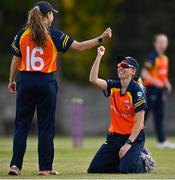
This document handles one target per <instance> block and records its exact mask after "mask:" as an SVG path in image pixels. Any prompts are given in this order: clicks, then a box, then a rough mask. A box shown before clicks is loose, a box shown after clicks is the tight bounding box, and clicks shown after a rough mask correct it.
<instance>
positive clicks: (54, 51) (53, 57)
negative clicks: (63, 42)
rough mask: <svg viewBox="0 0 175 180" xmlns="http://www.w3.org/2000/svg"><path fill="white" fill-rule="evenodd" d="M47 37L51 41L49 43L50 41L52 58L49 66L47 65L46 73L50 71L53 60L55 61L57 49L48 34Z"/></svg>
mask: <svg viewBox="0 0 175 180" xmlns="http://www.w3.org/2000/svg"><path fill="white" fill-rule="evenodd" d="M49 39H50V41H51V43H52V47H53V55H52V60H51V63H50V66H49V68H48V73H50V72H51V71H52V65H53V63H54V62H55V61H57V59H56V56H57V49H56V47H55V44H54V43H53V41H52V38H51V37H50V36H49Z"/></svg>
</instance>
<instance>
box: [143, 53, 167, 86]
mask: <svg viewBox="0 0 175 180" xmlns="http://www.w3.org/2000/svg"><path fill="white" fill-rule="evenodd" d="M144 68H146V69H147V70H148V72H149V74H150V75H151V76H152V77H153V78H155V79H158V80H160V81H161V82H162V83H163V84H165V82H166V81H167V79H168V57H167V56H165V55H163V54H162V55H158V53H157V52H153V53H151V54H150V55H149V56H148V57H147V60H146V61H145V63H144ZM144 85H145V86H152V85H154V84H152V83H151V82H149V81H148V80H144Z"/></svg>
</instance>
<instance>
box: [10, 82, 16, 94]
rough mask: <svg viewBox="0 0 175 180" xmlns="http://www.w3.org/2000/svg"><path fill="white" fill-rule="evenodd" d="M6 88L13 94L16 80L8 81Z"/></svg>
mask: <svg viewBox="0 0 175 180" xmlns="http://www.w3.org/2000/svg"><path fill="white" fill-rule="evenodd" d="M8 90H9V92H10V93H12V94H15V93H16V82H15V81H13V82H9V85H8Z"/></svg>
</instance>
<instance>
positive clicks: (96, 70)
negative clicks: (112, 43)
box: [89, 46, 107, 90]
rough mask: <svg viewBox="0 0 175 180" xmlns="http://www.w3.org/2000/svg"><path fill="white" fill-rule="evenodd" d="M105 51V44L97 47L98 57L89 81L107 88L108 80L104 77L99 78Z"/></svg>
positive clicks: (101, 87)
mask: <svg viewBox="0 0 175 180" xmlns="http://www.w3.org/2000/svg"><path fill="white" fill-rule="evenodd" d="M104 53H105V48H104V47H103V46H100V47H99V48H98V49H97V57H96V59H95V62H94V64H93V66H92V68H91V72H90V75H89V81H90V82H91V83H92V84H93V85H95V86H96V87H98V88H100V89H102V90H106V89H107V82H106V81H105V80H103V79H100V78H98V73H99V66H100V61H101V58H102V56H103V55H104Z"/></svg>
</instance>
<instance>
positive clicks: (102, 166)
mask: <svg viewBox="0 0 175 180" xmlns="http://www.w3.org/2000/svg"><path fill="white" fill-rule="evenodd" d="M104 51H105V49H104V47H103V46H101V47H99V48H98V55H97V57H96V60H95V62H94V64H93V66H92V69H91V72H90V77H89V80H90V82H91V83H92V84H93V85H95V86H96V87H98V88H99V89H101V90H103V91H104V94H105V96H106V97H108V96H109V97H110V115H111V122H110V126H109V132H108V135H107V139H106V141H105V142H104V144H103V145H102V146H101V148H100V149H99V150H98V152H97V153H96V155H95V157H94V158H93V160H92V162H91V164H90V166H89V168H88V173H117V172H120V173H144V172H149V171H153V170H155V162H154V161H153V159H152V157H151V156H150V154H149V153H148V152H147V151H146V150H145V149H144V143H145V132H144V124H143V123H144V115H145V109H146V108H147V104H146V100H145V95H144V92H143V91H142V88H141V87H140V85H139V84H137V82H135V80H134V79H138V71H139V64H138V62H137V61H136V60H135V59H134V58H132V57H118V58H117V61H118V65H117V67H116V68H117V72H118V76H119V80H107V81H105V80H103V79H100V78H99V77H98V72H99V65H100V61H101V58H102V56H103V55H104Z"/></svg>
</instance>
